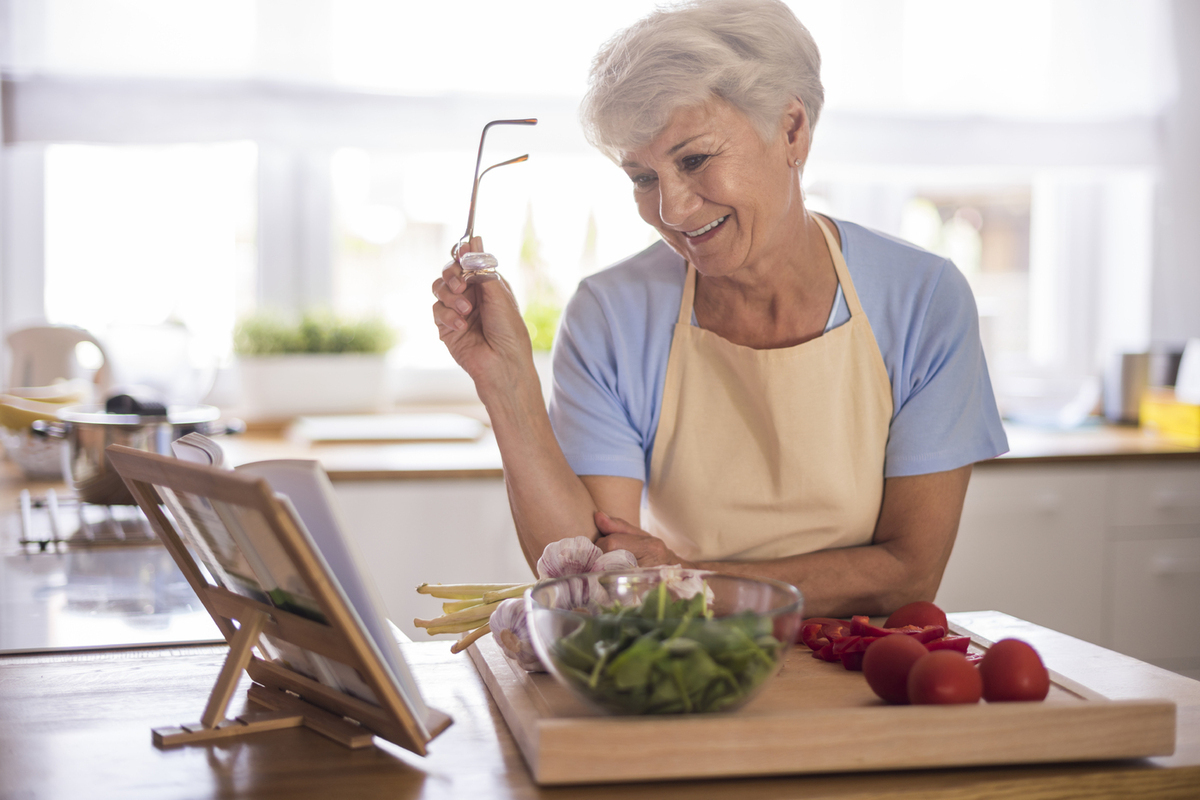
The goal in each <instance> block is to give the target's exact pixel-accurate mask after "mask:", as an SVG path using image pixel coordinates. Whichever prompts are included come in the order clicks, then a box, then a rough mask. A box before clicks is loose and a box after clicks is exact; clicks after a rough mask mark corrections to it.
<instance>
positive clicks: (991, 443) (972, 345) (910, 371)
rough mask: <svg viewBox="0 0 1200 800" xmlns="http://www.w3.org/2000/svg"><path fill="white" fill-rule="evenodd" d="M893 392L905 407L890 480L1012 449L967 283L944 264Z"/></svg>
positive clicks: (892, 439) (892, 445)
mask: <svg viewBox="0 0 1200 800" xmlns="http://www.w3.org/2000/svg"><path fill="white" fill-rule="evenodd" d="M912 324H913V325H914V329H912V330H910V331H908V337H907V342H906V346H905V348H904V354H903V357H904V368H903V369H902V370H901V371H900V374H899V375H898V376H896V377H895V378H894V379H895V380H902V381H904V382H905V383H904V384H903V385H902V386H900V387H899V389H900V391H899V392H894V393H893V397H896V396H897V395H899V396H900V397H901V398H902V402H900V403H899V410H898V411H895V412H894V413H893V416H892V425H891V429H890V431H889V434H888V444H887V456H886V461H885V466H884V474H885V476H886V477H889V478H893V477H899V476H903V475H923V474H927V473H931V472H942V471H945V470H950V469H956V468H958V467H962V466H966V465H967V464H973V463H975V462H977V461H983V460H986V459H989V458H994V457H995V456H998V455H1000V454H1001V453H1005V452H1007V451H1008V439H1007V437H1006V436H1005V434H1004V427H1003V425H1002V424H1001V422H1000V414H999V411H998V410H997V408H996V396H995V393H994V392H993V391H992V382H991V380H990V378H989V377H988V371H987V364H986V362H985V361H984V356H983V345H982V343H981V341H980V338H979V314H978V312H977V311H976V307H975V298H974V296H973V295H972V294H971V287H970V285H969V284H968V283H967V279H966V278H965V277H964V276H963V274H962V273H961V272H959V271H958V269H957V268H956V267H955V266H954V265H953V264H952V263H950V262H949V261H946V262H944V265H943V268H942V269H941V271H940V273H939V275H938V277H937V281H936V283H935V284H934V285H933V288H932V290H931V292H930V294H929V300H928V303H927V305H926V309H925V313H924V314H921V315H918V316H916V317H915V318H914V319H913V321H912Z"/></svg>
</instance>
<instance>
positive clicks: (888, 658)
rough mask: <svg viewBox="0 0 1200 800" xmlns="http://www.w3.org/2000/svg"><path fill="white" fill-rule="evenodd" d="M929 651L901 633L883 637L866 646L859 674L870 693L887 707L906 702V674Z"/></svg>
mask: <svg viewBox="0 0 1200 800" xmlns="http://www.w3.org/2000/svg"><path fill="white" fill-rule="evenodd" d="M928 652H929V651H928V650H926V649H925V645H923V644H921V643H920V642H918V641H917V640H916V639H914V638H913V637H911V636H908V635H906V634H903V633H893V634H891V635H890V636H884V637H883V638H881V639H878V640H876V641H874V642H871V644H870V645H868V646H867V651H866V653H864V654H863V662H862V671H863V677H865V678H866V679H867V685H868V686H870V687H871V691H873V692H875V694H877V695H879V696H880V697H882V698H883V699H884V700H886V701H888V702H889V703H898V704H904V703H907V702H908V672H909V670H911V669H912V665H913V664H915V663H916V662H917V659H919V658H921V657H922V656H924V655H925V654H926V653H928Z"/></svg>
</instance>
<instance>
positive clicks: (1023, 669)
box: [979, 639, 1050, 703]
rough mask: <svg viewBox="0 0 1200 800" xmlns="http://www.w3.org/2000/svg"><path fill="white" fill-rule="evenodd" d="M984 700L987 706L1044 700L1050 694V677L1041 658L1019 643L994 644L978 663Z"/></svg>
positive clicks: (1031, 649) (1014, 640)
mask: <svg viewBox="0 0 1200 800" xmlns="http://www.w3.org/2000/svg"><path fill="white" fill-rule="evenodd" d="M979 676H980V677H981V678H983V699H984V700H987V701H988V702H989V703H1001V702H1006V701H1009V700H1045V699H1046V695H1047V694H1048V693H1049V692H1050V673H1049V672H1047V671H1046V667H1045V665H1044V664H1042V659H1041V657H1040V656H1039V655H1038V654H1037V650H1034V649H1033V648H1032V647H1030V646H1029V645H1028V644H1026V643H1025V642H1022V641H1021V640H1020V639H1004V640H1002V641H999V642H996V643H995V644H994V645H992V646H991V647H990V648H988V651H987V652H986V653H984V655H983V660H982V661H980V662H979Z"/></svg>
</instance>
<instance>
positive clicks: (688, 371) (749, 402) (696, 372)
mask: <svg viewBox="0 0 1200 800" xmlns="http://www.w3.org/2000/svg"><path fill="white" fill-rule="evenodd" d="M816 219H817V222H818V224H820V226H821V231H822V232H823V233H824V234H825V241H826V243H827V244H828V245H829V252H830V254H831V255H832V256H833V263H834V268H835V270H836V271H837V278H838V282H839V283H840V284H841V286H842V294H843V296H844V297H845V298H846V305H847V307H848V308H849V310H850V321H849V322H847V323H846V324H844V325H841V326H839V327H837V328H834V329H833V330H831V331H829V332H828V333H825V334H824V335H823V336H819V337H817V338H816V339H812V340H810V341H807V342H804V343H803V344H798V345H796V346H794V347H785V348H780V349H775V350H755V349H753V348H750V347H743V346H741V345H736V344H733V343H732V342H729V341H727V340H725V339H723V338H721V337H720V336H718V335H717V334H715V333H713V332H711V331H707V330H704V329H703V328H699V327H696V326H694V325H692V324H691V322H692V303H693V300H694V299H695V295H696V269H695V267H693V266H692V265H691V264H689V265H688V270H687V278H686V282H685V284H684V290H683V300H682V302H681V303H680V304H679V321H678V322H677V323H676V325H675V333H674V337H673V338H672V340H671V352H670V357H669V360H668V362H667V377H666V384H665V386H664V388H663V398H662V412H661V414H660V416H659V422H658V432H657V435H656V438H655V442H654V452H653V454H652V455H651V458H650V485H649V487H648V497H649V504H650V509H649V517H648V519H647V520H646V523H647V529H648V530H649V531H650V532H651V533H653V534H654V535H655V536H658V537H659V538H661V539H663V540H664V541H665V542H666V543H667V545H668V546H669V547H670V548H671V549H672V550H674V551H675V553H676V554H677V555H679V556H680V557H682V558H685V559H688V560H699V561H720V560H735V561H736V560H757V559H768V558H782V557H784V556H790V555H797V554H799V553H809V552H813V551H816V550H825V549H828V548H832V547H850V546H854V545H862V544H867V543H869V542H870V541H871V537H872V535H873V534H874V531H875V522H876V519H877V518H878V516H879V507H880V504H881V502H882V500H883V458H884V448H885V446H886V445H887V438H888V425H889V423H890V422H891V418H892V390H891V383H890V381H889V380H888V375H887V368H886V367H885V366H884V364H883V357H882V356H881V355H880V353H879V346H878V345H877V344H876V342H875V336H874V334H873V333H872V332H871V325H870V323H869V322H868V321H867V317H866V315H865V314H864V313H863V310H862V306H861V305H860V304H859V302H858V293H857V292H856V291H855V290H854V284H853V282H851V280H850V273H849V271H848V270H847V269H846V261H845V259H844V258H842V253H841V250H840V249H839V248H838V245H837V240H836V239H834V238H833V235H832V234H831V233H830V231H829V229H828V228H827V227H826V225H825V223H824V222H822V221H821V220H820V219H819V218H816Z"/></svg>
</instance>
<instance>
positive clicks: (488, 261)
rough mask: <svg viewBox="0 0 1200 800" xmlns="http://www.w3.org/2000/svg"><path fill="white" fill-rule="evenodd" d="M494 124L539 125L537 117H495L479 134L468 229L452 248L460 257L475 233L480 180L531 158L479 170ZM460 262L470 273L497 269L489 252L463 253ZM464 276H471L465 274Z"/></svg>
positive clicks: (491, 271) (455, 256)
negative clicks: (489, 132) (486, 142)
mask: <svg viewBox="0 0 1200 800" xmlns="http://www.w3.org/2000/svg"><path fill="white" fill-rule="evenodd" d="M493 125H537V120H536V119H494V120H492V121H491V122H489V123H488V124H487V125H484V126H483V133H482V134H480V136H479V155H477V156H476V157H475V180H474V182H473V183H472V184H471V209H470V211H469V213H468V214H467V230H466V233H464V234H463V236H462V239H460V240H459V241H458V244H456V245H454V247H453V248H451V251H450V255H451V256H453V257H454V258H458V257H459V254H460V253H462V250H463V248H464V247H466V246H467V245H469V244H470V243H471V237H472V236H474V234H475V202H476V200H478V199H479V182H480V181H482V180H483V176H484V175H487V174H488V173H489V172H491V171H492V170H494V169H495V168H496V167H505V166H508V165H509V164H520V163H521V162H522V161H528V160H529V154H528V153H526V154H525V155H523V156H517V157H516V158H510V159H509V160H508V161H501V162H500V163H499V164H492V165H491V166H490V167H488V168H487V169H485V170H484V171H483V172H480V171H479V167H480V166H481V165H482V164H483V143H484V140H486V139H487V132H488V128H490V127H492V126H493ZM459 264H460V265H461V266H462V268H463V272H464V273H470V274H478V275H482V274H488V273H494V272H495V271H496V266H497V263H496V259H495V257H494V256H492V255H491V254H489V253H463V254H462V258H461V259H460V260H459ZM464 277H469V275H465V276H464Z"/></svg>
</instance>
